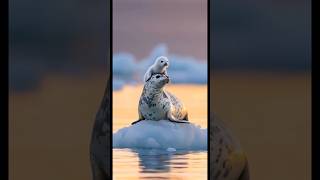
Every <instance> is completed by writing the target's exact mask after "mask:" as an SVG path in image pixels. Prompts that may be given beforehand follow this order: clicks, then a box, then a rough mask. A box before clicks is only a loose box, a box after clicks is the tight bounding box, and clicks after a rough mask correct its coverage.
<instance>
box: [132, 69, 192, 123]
mask: <svg viewBox="0 0 320 180" xmlns="http://www.w3.org/2000/svg"><path fill="white" fill-rule="evenodd" d="M168 83H169V77H168V76H166V75H165V74H153V75H152V76H151V78H150V79H149V80H148V81H147V82H146V83H145V85H144V87H143V91H142V94H141V96H140V100H139V106H138V113H139V119H138V120H137V121H135V122H133V123H132V124H135V123H137V122H139V121H141V120H154V121H159V120H164V119H167V120H169V121H171V122H175V123H189V121H188V112H187V109H186V108H185V106H184V105H183V103H182V102H181V101H180V100H179V99H178V98H177V97H176V96H174V95H173V94H171V93H170V92H168V91H166V90H165V89H164V87H165V85H166V84H168Z"/></svg>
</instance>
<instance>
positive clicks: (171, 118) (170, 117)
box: [167, 112, 189, 123]
mask: <svg viewBox="0 0 320 180" xmlns="http://www.w3.org/2000/svg"><path fill="white" fill-rule="evenodd" d="M167 117H168V119H169V121H171V122H175V123H189V121H186V120H178V119H176V118H175V117H174V116H173V115H172V114H171V113H170V112H168V113H167Z"/></svg>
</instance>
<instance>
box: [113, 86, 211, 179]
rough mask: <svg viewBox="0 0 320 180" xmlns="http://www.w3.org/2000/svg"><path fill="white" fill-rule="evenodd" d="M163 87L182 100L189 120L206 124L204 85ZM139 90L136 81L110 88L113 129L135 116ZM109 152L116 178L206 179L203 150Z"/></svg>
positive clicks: (120, 150) (205, 158) (119, 150)
mask: <svg viewBox="0 0 320 180" xmlns="http://www.w3.org/2000/svg"><path fill="white" fill-rule="evenodd" d="M167 90H169V91H170V92H172V93H174V94H175V95H177V97H178V98H179V99H181V100H182V101H183V103H184V104H185V105H186V107H187V108H188V111H189V118H190V121H191V122H192V123H194V124H197V125H200V126H201V127H202V128H207V87H206V86H194V85H174V86H173V85H171V86H169V87H168V88H167ZM141 91H142V86H141V85H140V86H126V87H125V88H124V89H123V90H121V91H115V92H113V133H115V132H116V131H117V130H119V129H121V128H123V127H126V126H129V125H130V123H131V122H133V121H134V120H136V119H137V117H138V114H137V112H138V111H137V105H138V100H139V97H140V94H141ZM190 91H192V92H193V96H190ZM124 112H125V113H124ZM112 156H113V177H114V178H113V179H116V180H119V179H125V180H132V179H192V180H198V179H199V180H202V179H207V151H181V150H177V151H174V152H169V151H166V150H159V149H113V155H112Z"/></svg>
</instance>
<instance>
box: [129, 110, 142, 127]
mask: <svg viewBox="0 0 320 180" xmlns="http://www.w3.org/2000/svg"><path fill="white" fill-rule="evenodd" d="M138 114H139V119H138V120H137V121H134V122H133V123H131V125H134V124H135V123H137V122H140V121H142V120H145V118H144V117H143V116H142V114H141V112H140V111H138Z"/></svg>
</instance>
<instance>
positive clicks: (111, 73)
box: [109, 0, 113, 179]
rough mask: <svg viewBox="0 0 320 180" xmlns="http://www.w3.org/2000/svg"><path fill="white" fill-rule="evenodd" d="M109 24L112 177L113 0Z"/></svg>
mask: <svg viewBox="0 0 320 180" xmlns="http://www.w3.org/2000/svg"><path fill="white" fill-rule="evenodd" d="M109 22H110V24H109V27H110V53H109V55H110V56H109V61H110V63H109V64H110V66H109V73H110V75H109V77H110V81H109V83H111V84H110V87H111V88H110V91H111V92H110V108H111V109H110V120H111V121H110V126H111V127H110V133H111V134H110V143H111V145H110V148H111V149H110V165H111V166H110V175H111V179H112V177H113V172H112V169H113V164H112V159H113V158H112V157H113V156H112V153H113V151H112V148H113V147H112V134H113V133H112V131H113V112H112V109H113V103H112V102H113V93H112V91H113V70H112V63H113V61H112V56H113V0H110V21H109Z"/></svg>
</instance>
